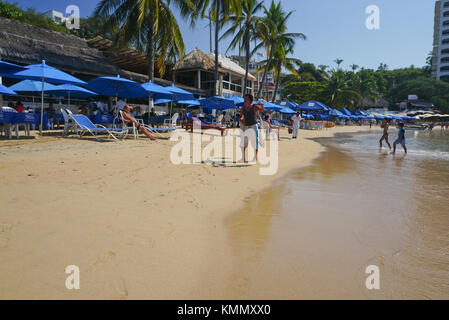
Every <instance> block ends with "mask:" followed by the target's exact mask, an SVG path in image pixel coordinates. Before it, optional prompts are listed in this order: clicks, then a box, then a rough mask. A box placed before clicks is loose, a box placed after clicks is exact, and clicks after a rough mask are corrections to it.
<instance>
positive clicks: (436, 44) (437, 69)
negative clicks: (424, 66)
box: [432, 0, 449, 80]
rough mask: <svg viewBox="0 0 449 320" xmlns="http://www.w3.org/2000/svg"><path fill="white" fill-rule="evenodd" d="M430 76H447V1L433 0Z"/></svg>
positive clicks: (448, 21) (448, 39)
mask: <svg viewBox="0 0 449 320" xmlns="http://www.w3.org/2000/svg"><path fill="white" fill-rule="evenodd" d="M432 77H433V78H435V79H437V80H441V79H444V78H446V77H447V78H449V1H448V0H438V1H436V2H435V24H434V34H433V59H432Z"/></svg>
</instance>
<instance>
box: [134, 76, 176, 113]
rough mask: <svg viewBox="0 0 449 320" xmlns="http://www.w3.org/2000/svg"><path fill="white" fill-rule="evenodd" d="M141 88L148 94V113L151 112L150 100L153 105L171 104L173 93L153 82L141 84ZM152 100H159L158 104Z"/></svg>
mask: <svg viewBox="0 0 449 320" xmlns="http://www.w3.org/2000/svg"><path fill="white" fill-rule="evenodd" d="M141 86H142V88H143V89H144V90H145V91H147V93H148V112H150V111H151V110H150V109H151V99H153V104H161V103H166V102H171V101H172V100H171V99H172V98H173V93H171V92H170V91H168V90H167V89H166V88H164V87H163V86H160V85H158V84H156V83H154V82H151V81H149V82H146V83H143V84H141ZM154 100H159V101H158V103H155V101H154ZM161 101H164V102H161Z"/></svg>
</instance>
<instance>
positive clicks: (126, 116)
mask: <svg viewBox="0 0 449 320" xmlns="http://www.w3.org/2000/svg"><path fill="white" fill-rule="evenodd" d="M122 114H123V121H124V122H125V123H126V124H128V123H131V122H132V123H134V125H135V126H136V128H137V130H139V131H140V132H142V133H143V134H144V135H145V136H146V137H147V138H150V139H151V140H157V138H156V137H155V136H153V135H152V134H151V133H150V132H149V131H148V130H147V128H145V127H144V126H142V125H141V124H140V123H139V121H137V120H136V118H134V117H133V116H132V115H131V108H130V107H129V106H128V105H126V106H124V107H123V109H122Z"/></svg>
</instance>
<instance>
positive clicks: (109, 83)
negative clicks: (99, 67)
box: [86, 77, 148, 100]
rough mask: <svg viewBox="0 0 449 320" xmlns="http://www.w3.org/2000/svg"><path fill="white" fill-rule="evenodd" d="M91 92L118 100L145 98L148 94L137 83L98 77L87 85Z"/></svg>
mask: <svg viewBox="0 0 449 320" xmlns="http://www.w3.org/2000/svg"><path fill="white" fill-rule="evenodd" d="M86 87H87V88H88V89H89V90H92V91H94V92H96V93H97V94H99V95H102V96H109V97H115V98H116V100H118V98H119V97H120V98H143V97H147V96H148V92H147V91H146V90H145V89H144V88H143V87H142V86H141V85H140V84H139V83H137V82H135V81H132V80H129V79H125V78H120V77H98V78H95V79H93V80H91V81H89V82H88V83H87V85H86Z"/></svg>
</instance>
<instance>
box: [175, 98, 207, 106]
mask: <svg viewBox="0 0 449 320" xmlns="http://www.w3.org/2000/svg"><path fill="white" fill-rule="evenodd" d="M176 103H177V104H185V105H187V106H188V107H197V106H200V105H201V103H200V102H199V101H198V100H195V99H192V100H178V101H176Z"/></svg>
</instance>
